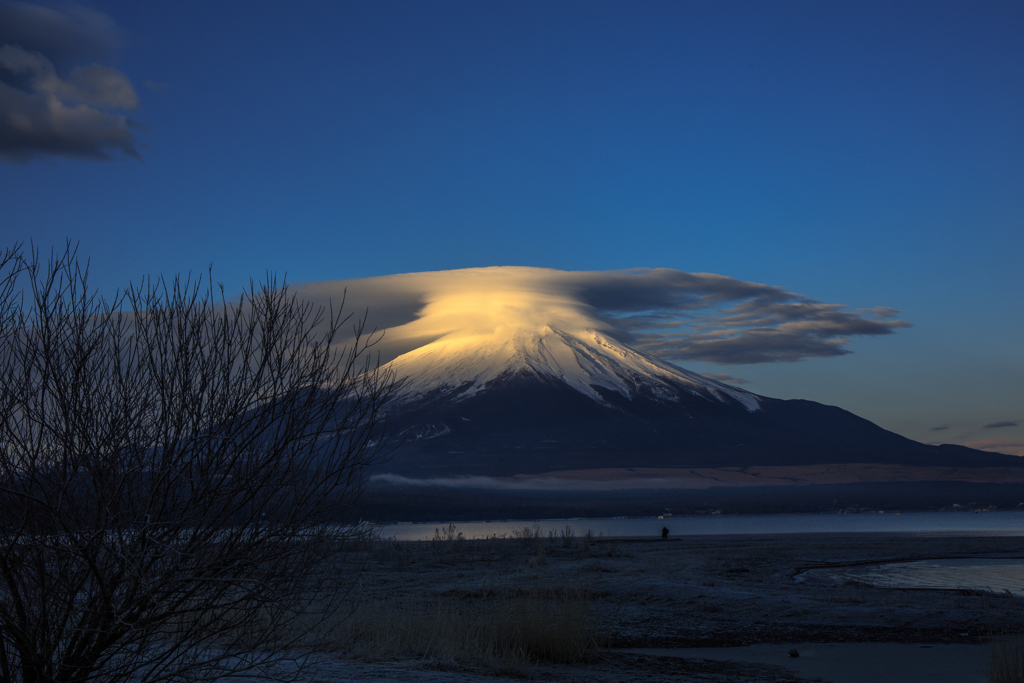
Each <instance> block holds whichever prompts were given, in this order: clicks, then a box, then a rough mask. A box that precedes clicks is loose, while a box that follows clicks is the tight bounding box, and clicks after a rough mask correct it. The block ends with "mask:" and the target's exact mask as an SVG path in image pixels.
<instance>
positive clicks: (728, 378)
mask: <svg viewBox="0 0 1024 683" xmlns="http://www.w3.org/2000/svg"><path fill="white" fill-rule="evenodd" d="M701 374H702V375H704V376H705V377H710V378H711V379H713V380H717V381H719V382H725V383H726V384H750V382H749V381H748V380H745V379H743V378H742V377H733V376H732V375H729V374H727V373H724V372H702V373H701Z"/></svg>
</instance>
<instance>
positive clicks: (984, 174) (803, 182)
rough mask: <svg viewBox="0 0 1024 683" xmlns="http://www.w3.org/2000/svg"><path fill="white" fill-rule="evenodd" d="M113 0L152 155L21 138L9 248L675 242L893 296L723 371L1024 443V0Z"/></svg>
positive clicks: (807, 282)
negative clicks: (884, 330)
mask: <svg viewBox="0 0 1024 683" xmlns="http://www.w3.org/2000/svg"><path fill="white" fill-rule="evenodd" d="M88 6H89V7H91V8H93V9H95V10H98V11H100V12H102V13H103V14H105V15H107V16H108V17H109V18H110V19H111V20H112V21H113V22H114V23H115V24H116V25H117V27H118V30H119V34H120V43H121V45H120V48H119V49H118V50H117V51H116V52H115V53H113V54H111V55H110V56H109V58H108V60H107V64H109V65H111V66H114V67H116V68H118V69H120V70H121V71H123V72H124V73H125V74H126V75H127V76H128V78H129V79H130V80H131V82H132V83H133V84H134V86H135V89H136V90H137V92H138V94H139V98H140V100H141V107H140V108H139V109H138V110H137V111H135V112H134V113H133V114H132V118H133V119H135V120H138V121H140V122H141V123H143V124H144V125H145V126H146V130H145V131H141V132H138V133H137V138H138V140H139V141H140V142H141V143H144V145H145V146H146V147H145V148H144V149H142V157H143V159H144V163H139V162H138V161H135V160H132V159H128V160H117V161H111V162H97V161H84V160H73V159H66V158H61V157H42V158H35V159H32V160H30V161H28V162H27V163H10V162H0V237H2V238H3V242H4V243H5V244H8V243H11V242H13V241H16V240H27V239H30V238H31V239H33V240H34V241H35V242H36V243H37V244H40V245H42V246H43V247H44V248H49V247H50V246H53V245H58V244H61V243H63V241H64V239H65V238H71V239H72V240H75V241H79V242H80V245H81V246H80V249H81V252H82V253H83V254H85V255H88V256H90V257H91V258H92V267H93V274H94V281H95V283H96V284H98V285H100V286H101V287H103V288H105V289H108V290H112V289H113V288H114V287H116V286H120V285H123V284H125V283H126V282H128V281H129V280H137V279H138V278H139V277H140V276H142V275H144V274H160V273H163V274H171V273H175V272H181V271H188V270H194V271H205V269H206V267H207V265H208V264H209V263H211V262H212V263H213V264H214V269H215V276H216V278H217V279H219V280H221V281H223V282H224V283H225V285H226V286H227V287H228V289H229V290H237V289H240V288H241V286H242V285H243V284H244V283H245V282H247V281H248V279H249V278H250V277H259V276H261V275H262V274H263V273H264V272H265V271H266V270H268V269H270V270H274V271H277V272H279V273H284V272H287V274H288V277H289V279H291V280H294V281H316V280H328V279H339V278H358V277H366V276H372V275H384V274H390V273H398V272H411V271H423V270H441V269H451V268H462V267H469V266H486V265H505V264H511V265H532V266H546V267H553V268H560V269H566V270H601V269H618V268H630V267H637V266H663V267H670V268H678V269H682V270H687V271H694V272H713V273H720V274H723V275H729V276H732V277H735V278H739V279H742V280H748V281H755V282H763V283H767V284H771V285H779V286H782V287H784V288H786V289H789V290H791V291H794V292H798V293H800V294H803V295H806V296H809V297H813V298H816V299H820V300H822V301H826V302H831V303H842V304H847V305H849V306H851V307H853V308H861V307H871V306H891V307H894V308H898V309H901V310H902V311H903V313H902V318H903V319H905V320H907V321H909V322H911V323H913V324H914V327H913V328H911V329H906V330H899V331H897V332H896V333H895V334H893V335H889V336H884V337H877V338H869V339H860V340H855V341H854V342H852V344H851V345H850V348H851V349H852V350H853V351H854V352H855V353H853V354H851V355H848V356H843V357H840V358H823V359H813V360H808V361H803V362H800V363H782V364H773V365H756V366H742V367H725V368H723V367H716V366H706V367H704V366H694V369H698V370H701V371H709V372H728V373H731V374H733V375H735V376H739V377H744V378H746V379H748V380H750V384H748V385H745V388H748V389H750V390H752V391H755V392H757V393H762V394H765V395H769V396H780V397H786V398H789V397H803V398H811V399H815V400H820V401H823V402H827V403H831V404H837V405H841V406H843V407H845V408H848V409H851V410H854V411H855V412H857V413H859V414H861V415H863V416H865V417H868V418H869V419H872V420H874V421H876V422H878V423H880V424H882V425H883V426H885V427H887V428H890V429H894V430H896V431H899V432H901V433H903V434H906V435H908V436H911V437H913V438H917V439H921V440H925V441H958V442H965V441H980V440H1002V441H1006V442H1007V443H1010V444H1011V445H1009V446H1006V447H1004V448H1006V449H1013V448H1017V447H1015V446H1013V445H1012V443H1017V444H1019V448H1020V449H1021V452H1022V453H1024V357H1022V351H1021V349H1022V348H1024V264H1022V256H1024V4H1022V3H1021V2H989V3H984V2H959V3H952V2H937V1H934V0H929V1H927V2H894V1H892V0H888V1H885V2H862V1H857V2H777V3H768V2H749V3H746V2H699V3H698V2H682V1H677V2H647V3H626V2H620V3H601V2H592V1H588V2H578V3H573V2H558V3H551V2H537V3H530V2H515V3H512V2H509V3H503V4H502V3H494V2H464V3H443V2H430V3H425V2H408V3H394V2H359V3H355V2H323V3H268V2H252V1H248V2H216V3H209V2H202V3H200V2H177V3H159V4H158V3H138V2H113V1H112V2H95V3H91V4H89V5H88ZM54 7H58V8H59V7H65V6H57V5H54ZM147 82H150V83H151V84H153V85H152V86H147V85H146V83H147ZM994 422H1019V424H1020V425H1022V426H1019V427H1002V428H990V429H984V428H983V427H982V425H984V424H988V423H994ZM941 426H948V427H949V428H948V429H946V430H942V431H936V432H933V431H930V430H931V429H932V428H934V427H941Z"/></svg>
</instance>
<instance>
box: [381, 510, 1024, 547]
mask: <svg viewBox="0 0 1024 683" xmlns="http://www.w3.org/2000/svg"><path fill="white" fill-rule="evenodd" d="M448 524H449V523H448V522H426V523H412V522H409V523H399V524H387V525H385V526H383V528H382V534H383V536H384V537H386V538H394V539H395V540H399V541H428V540H430V539H431V538H432V537H433V536H434V532H435V530H443V529H445V528H446V527H447V526H448ZM454 524H455V527H456V528H457V530H458V531H459V532H461V533H462V534H463V535H464V536H465V537H466V538H467V539H480V538H489V537H491V536H498V537H502V536H505V537H511V536H512V535H513V533H515V532H517V531H522V530H523V528H524V527H529V528H531V529H533V528H534V527H539V528H540V533H541V534H543V535H548V534H550V533H554V534H557V533H559V532H561V531H562V530H564V529H565V528H566V527H567V526H568V527H571V528H572V530H573V533H575V534H576V535H582V534H584V533H586V532H587V531H588V530H589V531H590V532H591V533H593V534H594V535H595V536H601V537H603V538H657V537H660V536H661V530H662V528H663V527H664V528H667V529H668V530H669V537H670V538H673V537H680V536H716V535H737V534H754V535H762V534H808V533H918V534H965V533H966V534H984V535H1006V536H1024V511H1021V510H1012V511H999V512H996V511H986V512H977V513H974V512H967V511H965V512H904V513H902V514H896V513H888V512H887V513H884V514H879V513H858V514H834V513H828V514H786V515H706V516H699V517H665V518H664V519H658V518H657V517H630V518H621V517H617V518H590V519H542V520H501V521H477V522H454Z"/></svg>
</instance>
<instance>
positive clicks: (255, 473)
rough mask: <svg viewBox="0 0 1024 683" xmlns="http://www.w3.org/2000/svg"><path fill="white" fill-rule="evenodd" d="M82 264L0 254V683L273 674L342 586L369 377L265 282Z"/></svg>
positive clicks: (364, 352)
mask: <svg viewBox="0 0 1024 683" xmlns="http://www.w3.org/2000/svg"><path fill="white" fill-rule="evenodd" d="M87 270H88V269H87V267H85V266H82V265H81V264H80V263H79V261H78V259H77V257H76V253H75V250H74V249H72V248H70V247H69V248H68V249H67V250H66V251H65V252H64V253H62V254H56V255H54V256H51V257H50V258H49V259H48V260H43V259H41V258H40V257H39V254H38V252H29V253H27V254H26V253H25V252H24V250H22V249H21V248H19V247H15V248H12V249H8V250H6V251H5V252H4V253H3V255H2V257H0V678H2V679H3V680H4V681H11V682H20V683H42V682H47V683H51V682H61V683H64V682H67V683H71V682H85V681H90V680H103V681H120V680H129V679H132V680H145V681H161V680H190V681H195V680H212V679H216V678H219V677H223V676H227V675H232V674H238V673H240V672H243V673H246V675H260V674H267V675H269V674H270V672H272V671H273V672H276V673H275V675H279V674H280V673H281V672H282V671H286V670H289V669H287V668H285V669H282V668H280V667H277V668H276V669H275V668H274V665H275V663H280V662H281V661H282V660H284V659H288V658H294V657H297V656H300V655H301V652H302V651H303V649H302V648H303V646H304V645H308V644H309V641H308V639H309V638H310V637H311V636H312V634H314V633H315V632H316V628H317V624H318V623H319V622H321V621H322V620H324V619H327V618H330V617H331V616H332V614H333V612H334V609H335V607H336V606H337V603H338V601H339V599H340V598H341V596H343V595H344V592H345V590H346V588H347V587H348V586H350V584H351V580H352V571H351V568H350V567H349V566H348V565H349V564H351V563H346V558H347V550H348V549H349V548H350V547H351V544H352V542H353V540H354V539H357V538H358V537H359V536H360V534H362V533H363V530H362V529H361V527H360V526H359V525H354V524H351V522H353V521H354V519H353V517H352V512H353V509H354V506H355V505H356V504H357V501H358V499H359V496H360V494H361V493H362V491H363V487H364V485H365V479H366V471H367V468H368V467H369V466H370V465H371V464H373V463H374V462H376V461H378V460H379V459H380V458H381V457H382V455H383V454H384V448H385V443H386V437H387V434H386V428H387V424H386V422H387V421H386V419H385V418H384V415H383V412H382V407H383V404H384V402H385V400H386V398H387V396H388V393H389V391H390V387H391V384H392V382H391V378H390V377H389V376H388V375H387V374H386V373H384V372H382V371H381V370H380V369H379V367H378V365H377V364H376V363H374V362H373V360H372V353H371V351H372V348H371V347H372V342H370V341H368V339H367V335H365V334H364V333H363V332H364V330H363V328H362V322H361V321H360V320H358V319H355V318H352V317H349V316H346V315H343V314H342V313H341V312H340V310H332V309H318V308H314V307H312V306H311V305H309V304H307V303H304V302H302V301H301V300H298V299H296V298H295V297H294V296H293V295H291V294H290V293H289V291H288V288H287V286H286V285H284V284H280V285H279V284H278V283H277V282H276V280H275V279H274V278H273V277H272V276H268V279H267V281H266V282H264V283H262V284H259V285H251V286H250V288H249V289H248V291H246V292H245V293H244V294H242V296H241V297H239V298H237V299H233V300H230V301H229V300H227V299H226V298H225V296H224V294H223V292H222V291H221V290H219V289H218V288H216V287H214V286H213V285H212V283H211V282H210V281H208V280H203V279H200V280H199V281H190V280H189V279H184V280H181V279H173V280H170V281H165V280H163V279H158V280H153V281H146V282H144V283H143V284H141V285H139V286H133V287H130V288H128V289H127V290H126V291H124V292H123V293H120V294H119V295H117V296H116V297H115V298H114V300H113V301H104V300H103V299H101V298H100V297H99V296H98V295H97V294H96V292H95V291H93V290H92V289H91V288H90V286H89V283H88V275H87ZM347 326H354V331H355V342H352V343H349V344H348V345H347V346H340V345H338V344H336V341H335V340H336V339H337V338H339V337H340V334H339V332H340V331H341V330H342V329H343V328H345V327H347Z"/></svg>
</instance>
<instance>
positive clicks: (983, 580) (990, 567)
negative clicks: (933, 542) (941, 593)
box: [797, 558, 1024, 595]
mask: <svg viewBox="0 0 1024 683" xmlns="http://www.w3.org/2000/svg"><path fill="white" fill-rule="evenodd" d="M797 580H798V581H800V580H803V581H810V582H814V583H830V584H833V585H835V584H839V585H842V584H844V583H846V582H847V581H859V582H861V583H869V584H871V585H872V586H881V587H885V588H971V589H975V590H989V591H1004V590H1005V591H1009V592H1010V593H1013V594H1014V595H1024V559H1002V558H1000V559H994V558H993V559H989V558H956V559H936V560H921V561H919V562H887V563H884V564H867V565H859V566H854V567H829V568H822V569H811V570H809V571H806V572H804V573H803V574H801V575H799V576H798V577H797Z"/></svg>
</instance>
